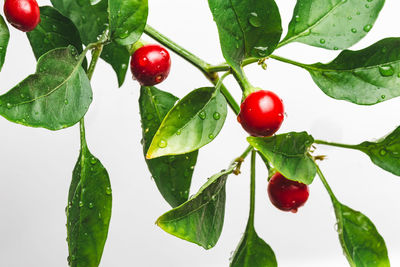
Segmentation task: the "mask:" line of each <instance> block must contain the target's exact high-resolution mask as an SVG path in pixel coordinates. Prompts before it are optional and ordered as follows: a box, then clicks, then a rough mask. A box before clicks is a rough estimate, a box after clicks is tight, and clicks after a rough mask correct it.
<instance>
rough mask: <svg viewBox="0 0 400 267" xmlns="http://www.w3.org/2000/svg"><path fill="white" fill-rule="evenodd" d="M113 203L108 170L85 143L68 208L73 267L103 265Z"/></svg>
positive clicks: (69, 239) (69, 241)
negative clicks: (102, 259) (101, 262)
mask: <svg viewBox="0 0 400 267" xmlns="http://www.w3.org/2000/svg"><path fill="white" fill-rule="evenodd" d="M111 206H112V197H111V185H110V180H109V177H108V173H107V170H106V169H105V168H104V167H103V165H102V164H101V162H100V161H99V160H98V159H97V158H96V157H94V156H93V155H92V154H91V153H90V152H89V150H88V148H87V147H86V144H85V145H84V146H83V148H82V149H81V152H80V155H79V159H78V162H77V163H76V165H75V168H74V171H73V175H72V181H71V186H70V189H69V195H68V207H67V208H66V212H67V233H68V238H67V241H68V247H69V257H68V261H69V264H70V266H72V267H80V266H85V267H97V266H98V265H99V263H100V260H101V256H102V254H103V248H104V245H105V242H106V239H107V234H108V228H109V223H110V218H111Z"/></svg>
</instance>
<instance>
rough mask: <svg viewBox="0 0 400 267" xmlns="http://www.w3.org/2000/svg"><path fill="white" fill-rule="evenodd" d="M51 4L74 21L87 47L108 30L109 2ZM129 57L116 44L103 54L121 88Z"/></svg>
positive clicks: (53, 0) (62, 0)
mask: <svg viewBox="0 0 400 267" xmlns="http://www.w3.org/2000/svg"><path fill="white" fill-rule="evenodd" d="M51 3H52V4H53V6H54V7H55V8H57V9H58V10H59V11H60V12H61V13H62V14H63V15H64V16H66V17H68V18H70V19H71V20H72V22H73V23H74V24H75V25H76V27H77V28H78V30H79V33H80V36H81V39H82V41H83V43H84V44H85V45H88V44H89V43H94V42H96V41H97V39H98V38H99V36H100V35H101V34H102V33H103V32H104V31H105V30H106V29H107V28H108V23H109V16H108V11H107V9H108V0H101V1H97V2H95V4H94V5H92V3H91V1H90V0H78V1H70V0H51ZM129 57H130V54H129V52H128V50H127V49H126V48H125V47H124V46H121V45H118V44H116V43H115V42H111V43H110V44H108V45H106V46H105V47H104V49H103V53H102V54H101V58H102V59H104V60H105V61H106V62H107V63H109V64H110V65H111V66H112V68H113V69H114V71H115V73H116V74H117V78H118V85H119V86H121V85H122V84H123V82H124V79H125V75H126V71H127V69H128V62H129Z"/></svg>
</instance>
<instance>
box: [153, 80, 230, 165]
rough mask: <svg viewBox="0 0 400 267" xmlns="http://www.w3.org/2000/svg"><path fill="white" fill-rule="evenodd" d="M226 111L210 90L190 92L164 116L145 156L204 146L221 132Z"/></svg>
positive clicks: (221, 99)
mask: <svg viewBox="0 0 400 267" xmlns="http://www.w3.org/2000/svg"><path fill="white" fill-rule="evenodd" d="M226 112H227V104H226V100H225V98H224V96H223V95H222V94H221V93H220V91H219V90H216V89H215V88H214V87H203V88H199V89H196V90H194V91H192V92H190V93H189V94H188V95H187V96H185V97H184V98H183V99H181V100H180V101H179V102H178V103H177V104H176V105H175V106H174V107H173V108H172V109H171V110H170V111H169V112H168V114H167V115H166V116H165V118H164V120H163V121H162V123H161V126H160V128H159V129H158V131H157V133H156V134H155V135H154V138H153V141H152V142H151V145H150V147H149V150H148V151H147V155H146V157H147V158H149V159H150V158H157V157H161V156H165V155H178V154H184V153H188V152H192V151H195V150H197V149H199V148H201V147H202V146H205V145H206V144H208V143H210V142H211V141H212V140H213V139H214V138H215V137H216V136H217V135H218V133H219V132H220V130H221V129H222V126H223V125H224V122H225V118H226Z"/></svg>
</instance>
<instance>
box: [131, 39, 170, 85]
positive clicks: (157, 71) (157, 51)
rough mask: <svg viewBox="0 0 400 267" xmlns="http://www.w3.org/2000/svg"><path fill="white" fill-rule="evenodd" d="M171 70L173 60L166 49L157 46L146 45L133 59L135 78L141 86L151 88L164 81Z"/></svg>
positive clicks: (138, 50)
mask: <svg viewBox="0 0 400 267" xmlns="http://www.w3.org/2000/svg"><path fill="white" fill-rule="evenodd" d="M170 68H171V58H170V56H169V53H168V51H167V50H165V48H163V47H161V46H159V45H156V44H150V45H144V46H142V47H140V48H139V49H137V50H136V51H135V53H133V55H132V57H131V71H132V75H133V78H134V79H136V80H137V81H138V82H139V83H140V84H141V85H144V86H151V85H155V84H158V83H160V82H162V81H164V80H165V79H166V78H167V77H168V74H169V70H170Z"/></svg>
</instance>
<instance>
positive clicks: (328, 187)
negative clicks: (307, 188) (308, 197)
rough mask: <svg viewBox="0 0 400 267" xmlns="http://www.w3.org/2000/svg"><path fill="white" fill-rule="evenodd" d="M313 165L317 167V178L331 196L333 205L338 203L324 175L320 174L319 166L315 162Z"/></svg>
mask: <svg viewBox="0 0 400 267" xmlns="http://www.w3.org/2000/svg"><path fill="white" fill-rule="evenodd" d="M315 166H316V167H317V173H318V176H319V178H320V179H321V182H322V183H323V184H324V186H325V188H326V191H328V194H329V196H330V197H331V200H332V203H333V205H334V206H335V205H336V204H338V203H339V201H338V200H337V198H336V196H335V194H334V193H333V191H332V189H331V187H330V186H329V184H328V182H327V181H326V179H325V176H324V175H323V174H322V172H321V169H320V168H319V166H318V165H317V164H315Z"/></svg>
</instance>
